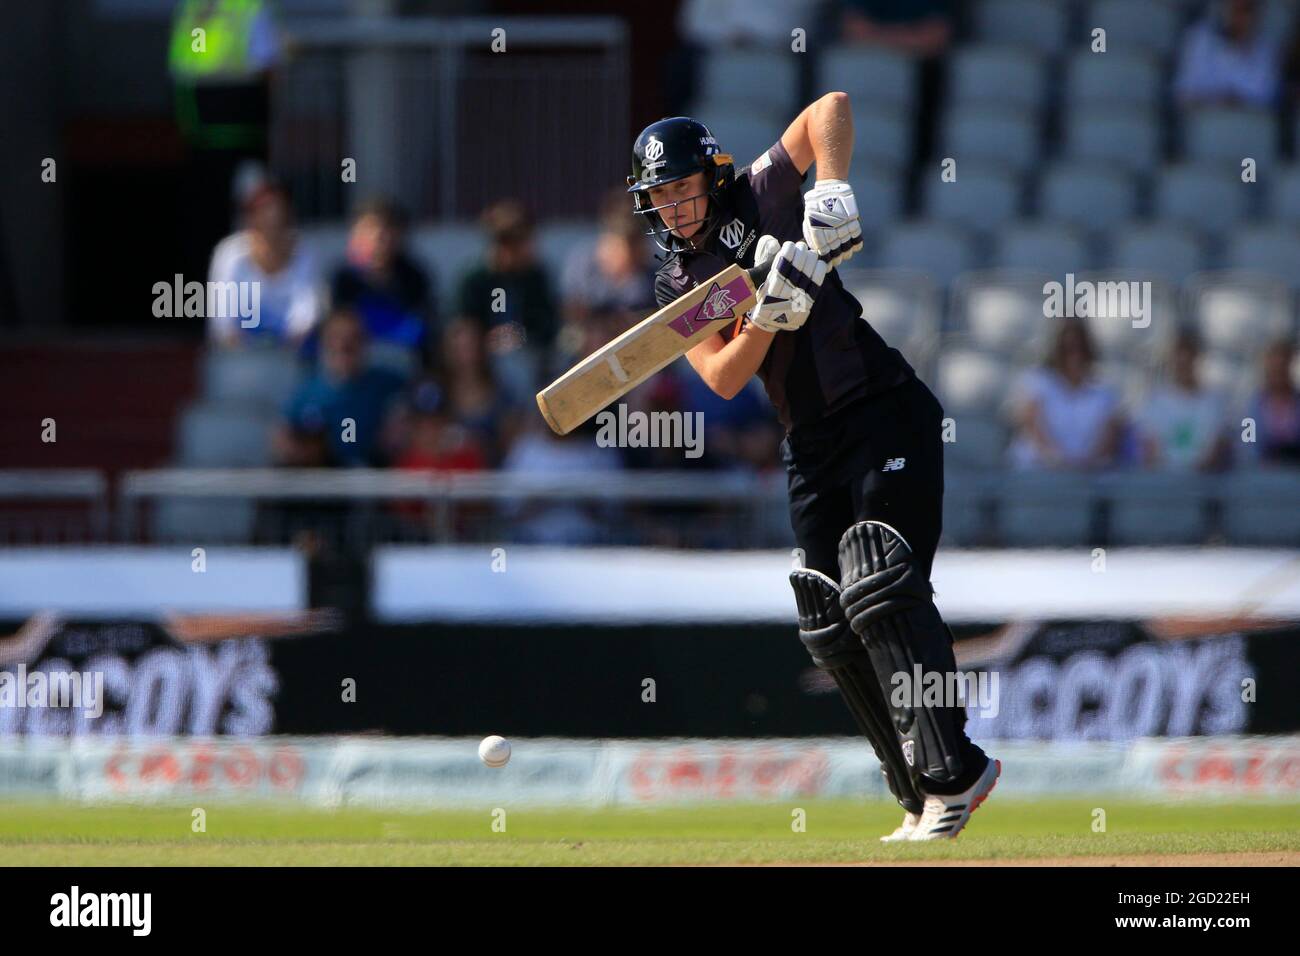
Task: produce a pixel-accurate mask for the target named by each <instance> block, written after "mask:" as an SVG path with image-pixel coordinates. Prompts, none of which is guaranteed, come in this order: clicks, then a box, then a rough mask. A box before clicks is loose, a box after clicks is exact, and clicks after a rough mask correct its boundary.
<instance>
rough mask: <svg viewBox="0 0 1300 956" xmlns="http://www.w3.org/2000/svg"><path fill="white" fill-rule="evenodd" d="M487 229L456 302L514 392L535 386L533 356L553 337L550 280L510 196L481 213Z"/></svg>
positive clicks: (519, 208) (525, 221)
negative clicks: (480, 257)
mask: <svg viewBox="0 0 1300 956" xmlns="http://www.w3.org/2000/svg"><path fill="white" fill-rule="evenodd" d="M482 223H483V228H484V230H485V231H486V232H487V234H488V251H487V256H486V258H485V260H484V261H483V262H482V263H480V264H479V265H478V266H476V267H475V268H474V269H472V270H471V271H470V272H469V273H468V274H466V275H465V276H464V278H463V279H462V280H461V283H460V292H459V295H458V296H457V305H458V311H459V314H460V315H463V316H468V317H469V318H472V319H474V320H475V321H477V322H478V323H479V325H480V326H481V327H482V328H483V330H484V332H485V333H486V334H487V349H488V354H489V355H490V356H491V360H492V364H493V366H494V367H495V369H496V372H497V374H498V376H499V377H500V378H501V379H502V380H503V381H504V382H505V383H506V384H507V385H508V386H509V387H510V388H511V389H513V390H514V392H515V393H516V394H526V393H530V392H532V391H533V390H534V386H535V384H536V382H535V374H536V368H537V362H538V358H539V357H540V356H543V355H545V354H546V353H547V352H548V351H549V350H550V348H551V344H552V342H553V341H554V339H555V333H556V327H555V326H556V321H555V303H554V299H553V297H552V293H551V283H550V279H549V278H548V276H547V274H546V272H545V270H544V269H543V268H542V267H541V265H540V264H539V263H538V261H537V257H536V252H535V250H534V246H533V223H532V220H531V219H530V218H529V216H528V213H527V212H526V211H525V210H524V208H523V206H521V205H520V204H519V203H517V202H514V201H512V200H506V201H503V202H499V203H495V204H494V205H492V206H489V207H488V208H487V209H486V210H485V211H484V213H483V217H482Z"/></svg>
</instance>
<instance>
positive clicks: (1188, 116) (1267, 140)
mask: <svg viewBox="0 0 1300 956" xmlns="http://www.w3.org/2000/svg"><path fill="white" fill-rule="evenodd" d="M1180 122H1181V125H1182V145H1183V158H1184V159H1186V160H1188V161H1190V162H1213V161H1215V160H1227V161H1228V162H1229V163H1230V164H1233V165H1236V166H1237V173H1238V178H1240V163H1241V161H1242V159H1244V158H1246V157H1247V156H1249V157H1251V158H1253V159H1254V160H1255V161H1256V163H1257V164H1258V165H1259V166H1261V167H1264V166H1266V165H1271V164H1272V162H1273V161H1274V159H1275V158H1276V156H1277V120H1276V119H1275V118H1274V116H1273V114H1272V113H1271V112H1268V111H1265V110H1246V109H1240V108H1235V107H1234V108H1228V107H1206V108H1201V109H1193V110H1184V111H1183V112H1182V114H1181V116H1180Z"/></svg>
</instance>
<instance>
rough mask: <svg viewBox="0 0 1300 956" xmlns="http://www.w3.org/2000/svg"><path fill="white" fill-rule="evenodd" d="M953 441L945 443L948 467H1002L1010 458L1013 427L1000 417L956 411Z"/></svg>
mask: <svg viewBox="0 0 1300 956" xmlns="http://www.w3.org/2000/svg"><path fill="white" fill-rule="evenodd" d="M944 411H945V413H947V414H948V416H949V417H951V418H952V432H951V434H952V439H953V440H952V441H950V442H945V443H944V446H943V462H944V468H945V470H947V469H952V470H954V471H975V472H988V471H1000V470H1001V469H1002V467H1003V466H1004V465H1005V464H1006V460H1007V438H1008V434H1009V430H1008V428H1007V426H1006V424H1005V423H1004V422H1003V421H1002V420H1001V419H999V418H997V417H984V416H980V415H971V414H964V415H960V416H958V415H953V414H952V413H950V412H948V410H947V408H946V407H945V409H944Z"/></svg>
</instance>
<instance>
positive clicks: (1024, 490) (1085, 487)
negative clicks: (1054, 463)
mask: <svg viewBox="0 0 1300 956" xmlns="http://www.w3.org/2000/svg"><path fill="white" fill-rule="evenodd" d="M1094 498H1095V495H1094V493H1093V491H1092V489H1091V487H1090V483H1089V482H1088V480H1087V479H1086V478H1084V477H1083V476H1081V475H1077V474H1072V473H1069V472H1060V471H1043V472H1037V471H1034V472H1009V473H1007V474H1005V475H1002V476H1001V477H1000V479H999V481H998V484H997V528H998V533H999V539H1000V541H1001V542H1002V543H1003V544H1005V545H1007V546H1010V547H1014V548H1035V547H1039V548H1041V547H1062V548H1078V547H1080V545H1082V544H1087V543H1090V542H1091V541H1092V540H1093V535H1092V527H1093V501H1094Z"/></svg>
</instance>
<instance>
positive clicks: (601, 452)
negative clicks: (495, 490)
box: [502, 415, 623, 544]
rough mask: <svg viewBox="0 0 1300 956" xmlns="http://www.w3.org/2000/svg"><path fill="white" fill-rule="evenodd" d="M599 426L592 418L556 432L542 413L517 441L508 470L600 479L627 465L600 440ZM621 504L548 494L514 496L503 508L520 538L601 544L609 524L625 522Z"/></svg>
mask: <svg viewBox="0 0 1300 956" xmlns="http://www.w3.org/2000/svg"><path fill="white" fill-rule="evenodd" d="M597 428H598V426H597V425H596V422H595V419H594V418H593V419H591V420H589V421H588V422H586V423H585V424H583V425H580V426H579V427H578V428H576V429H574V430H573V431H572V432H570V433H569V434H567V435H565V436H563V437H561V436H559V435H556V434H555V433H554V432H552V431H551V430H550V428H548V427H547V426H546V425H545V423H544V422H543V421H542V418H541V416H540V415H535V416H533V417H532V418H531V419H530V420H529V427H528V428H527V430H526V431H525V432H524V434H523V435H521V436H520V438H519V440H518V441H516V442H515V444H514V446H513V447H511V449H510V452H509V454H508V455H507V456H506V460H505V464H504V465H503V470H504V471H506V472H511V473H515V474H528V475H547V474H552V475H571V476H572V477H573V480H574V481H576V482H579V483H580V484H583V485H591V484H593V483H599V482H600V476H601V475H602V474H612V473H614V472H618V471H622V470H623V458H622V453H621V451H620V449H618V448H602V447H601V446H599V445H597V444H596V442H595V434H596V431H597ZM620 510H621V509H620V507H619V505H618V504H617V503H616V502H614V503H605V504H597V503H592V504H588V503H585V502H577V501H565V502H551V501H546V500H542V499H536V498H534V499H530V500H528V501H526V502H524V501H509V502H506V503H505V504H504V506H503V508H502V514H503V517H505V518H506V519H507V520H508V521H509V523H510V526H511V528H513V529H514V530H515V532H516V534H517V536H518V540H519V541H521V542H524V543H530V544H598V543H602V542H603V541H604V540H605V536H606V535H607V534H608V533H609V529H611V528H616V527H618V526H619V513H620Z"/></svg>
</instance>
